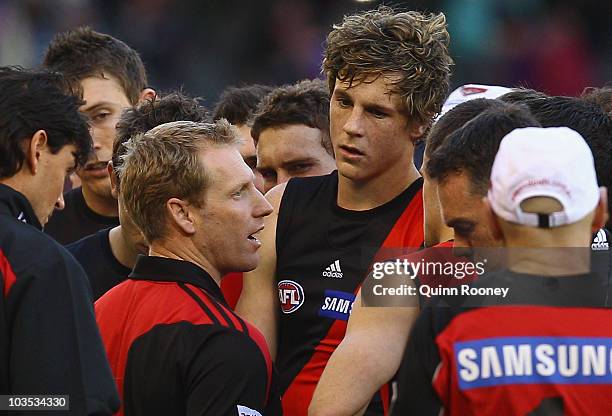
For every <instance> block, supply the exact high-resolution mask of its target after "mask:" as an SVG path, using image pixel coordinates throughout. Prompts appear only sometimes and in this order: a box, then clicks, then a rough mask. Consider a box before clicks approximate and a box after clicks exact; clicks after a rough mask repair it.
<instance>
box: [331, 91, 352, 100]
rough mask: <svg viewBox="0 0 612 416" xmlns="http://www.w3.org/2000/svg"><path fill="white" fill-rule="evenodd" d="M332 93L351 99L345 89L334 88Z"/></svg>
mask: <svg viewBox="0 0 612 416" xmlns="http://www.w3.org/2000/svg"><path fill="white" fill-rule="evenodd" d="M333 95H335V96H337V97H342V98H348V99H351V95H350V94H349V93H348V92H347V91H346V90H340V89H336V90H334V93H333Z"/></svg>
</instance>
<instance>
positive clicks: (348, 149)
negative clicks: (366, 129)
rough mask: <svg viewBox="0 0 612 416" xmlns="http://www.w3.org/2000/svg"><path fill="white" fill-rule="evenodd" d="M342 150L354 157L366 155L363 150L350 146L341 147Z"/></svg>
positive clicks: (343, 145)
mask: <svg viewBox="0 0 612 416" xmlns="http://www.w3.org/2000/svg"><path fill="white" fill-rule="evenodd" d="M340 149H341V150H343V151H344V152H346V153H347V154H349V155H354V156H364V155H365V153H363V152H362V151H361V150H359V149H357V148H356V147H353V146H349V145H346V144H342V145H340Z"/></svg>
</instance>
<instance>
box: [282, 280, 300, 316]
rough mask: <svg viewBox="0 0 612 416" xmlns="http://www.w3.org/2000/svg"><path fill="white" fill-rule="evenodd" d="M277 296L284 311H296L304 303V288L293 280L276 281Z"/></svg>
mask: <svg viewBox="0 0 612 416" xmlns="http://www.w3.org/2000/svg"><path fill="white" fill-rule="evenodd" d="M278 298H279V300H280V306H281V310H282V311H283V312H284V313H292V312H295V311H297V310H298V309H299V308H300V306H302V304H303V303H304V289H302V286H300V285H299V284H298V283H296V282H294V281H293V280H281V281H280V282H278Z"/></svg>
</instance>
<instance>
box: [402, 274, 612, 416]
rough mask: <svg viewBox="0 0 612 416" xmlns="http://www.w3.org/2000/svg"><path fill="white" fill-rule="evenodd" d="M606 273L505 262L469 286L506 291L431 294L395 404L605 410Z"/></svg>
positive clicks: (609, 383)
mask: <svg viewBox="0 0 612 416" xmlns="http://www.w3.org/2000/svg"><path fill="white" fill-rule="evenodd" d="M606 274H607V273H593V274H589V275H580V276H564V277H559V278H556V277H542V276H534V275H525V274H517V273H512V272H509V271H504V272H498V273H494V274H491V275H488V276H485V277H483V278H481V279H479V280H478V282H476V283H474V284H473V285H472V287H473V288H476V289H487V288H489V289H495V288H508V289H509V290H508V294H507V296H506V297H505V298H502V297H496V298H494V297H491V296H489V297H486V298H483V299H484V300H483V299H478V300H477V301H470V300H467V299H466V297H464V298H463V299H462V302H464V306H459V305H458V302H457V299H450V297H449V298H447V299H437V300H438V302H437V303H435V304H434V303H432V304H430V305H429V306H428V307H427V308H426V309H425V310H424V311H423V312H422V314H421V316H419V318H418V320H417V322H416V324H415V327H414V328H413V331H412V333H411V335H410V340H409V342H408V347H407V349H406V352H405V355H404V357H405V358H404V363H403V366H402V370H401V373H400V381H399V398H398V401H397V403H396V406H395V408H394V411H393V414H394V415H403V414H432V415H438V414H441V413H440V410H442V413H443V414H451V415H471V414H483V415H496V416H502V415H610V414H612V400H609V399H608V397H610V396H611V395H612V311H610V309H607V308H605V307H603V305H605V303H606V301H607V299H606V298H607V293H608V289H609V287H608V283H609V282H608V279H607V276H606ZM479 305H480V306H479Z"/></svg>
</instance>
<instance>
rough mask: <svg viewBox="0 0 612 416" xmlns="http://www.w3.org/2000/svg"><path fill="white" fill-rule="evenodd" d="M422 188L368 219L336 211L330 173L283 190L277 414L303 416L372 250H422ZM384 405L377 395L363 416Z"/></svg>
mask: <svg viewBox="0 0 612 416" xmlns="http://www.w3.org/2000/svg"><path fill="white" fill-rule="evenodd" d="M422 182H423V181H422V179H420V178H419V179H418V180H417V181H415V182H414V183H413V184H411V185H410V186H408V187H407V189H406V190H405V191H403V192H402V193H401V194H400V195H398V196H397V197H396V198H394V199H393V200H391V201H390V202H388V203H386V204H384V205H382V206H380V207H377V208H374V209H371V210H368V211H350V210H346V209H342V208H340V207H339V206H338V205H337V202H336V201H337V189H338V174H337V172H333V173H331V174H329V175H326V176H320V177H310V178H294V179H292V180H290V181H289V183H288V184H287V187H286V189H285V192H284V194H283V198H282V201H281V205H280V211H279V217H278V224H277V230H276V252H277V266H276V281H277V285H278V293H279V298H280V307H281V310H280V323H279V332H278V356H277V360H276V364H277V367H278V371H279V375H280V380H281V383H280V384H281V394H282V403H283V410H284V412H285V414H287V415H291V416H301V415H306V414H307V412H308V406H309V404H310V401H311V399H312V396H313V394H314V390H315V387H316V385H317V382H318V381H319V379H320V377H321V375H322V373H323V369H324V368H325V365H326V364H327V362H328V360H329V358H330V357H331V355H332V353H333V352H334V350H335V349H336V347H337V346H338V345H339V344H340V342H341V341H342V339H343V338H344V334H345V332H346V326H347V321H348V318H349V315H350V313H351V308H352V304H353V301H354V300H355V295H356V294H357V292H358V291H359V288H360V286H361V284H362V282H363V280H364V279H365V277H366V275H367V273H368V268H369V267H370V265H371V262H372V259H373V258H374V255H375V254H376V252H377V251H378V249H380V248H381V247H420V246H421V245H422V243H423V205H422V195H421V188H422ZM388 405H389V389H388V388H387V387H384V388H383V390H382V391H381V394H377V395H376V397H374V398H373V399H372V402H371V405H370V409H369V413H368V414H383V412H384V413H386V411H385V409H388Z"/></svg>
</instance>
